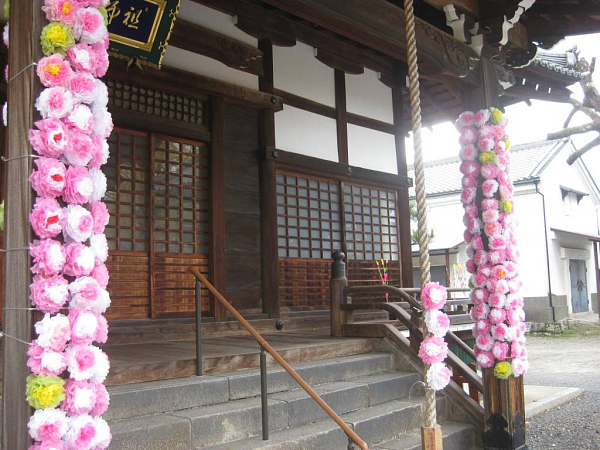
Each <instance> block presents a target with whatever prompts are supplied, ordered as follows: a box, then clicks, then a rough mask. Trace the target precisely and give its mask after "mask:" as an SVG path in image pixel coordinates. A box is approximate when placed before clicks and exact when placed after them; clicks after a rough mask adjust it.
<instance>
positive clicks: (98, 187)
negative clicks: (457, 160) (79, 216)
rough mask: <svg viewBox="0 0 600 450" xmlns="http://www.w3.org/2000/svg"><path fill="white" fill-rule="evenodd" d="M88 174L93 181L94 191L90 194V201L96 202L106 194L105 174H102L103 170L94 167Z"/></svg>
mask: <svg viewBox="0 0 600 450" xmlns="http://www.w3.org/2000/svg"><path fill="white" fill-rule="evenodd" d="M90 175H91V177H92V180H93V182H94V191H93V192H92V195H91V196H90V202H97V201H99V200H102V198H103V197H104V195H105V194H106V188H107V180H106V175H104V172H102V171H101V170H100V169H97V168H95V167H93V168H91V169H90Z"/></svg>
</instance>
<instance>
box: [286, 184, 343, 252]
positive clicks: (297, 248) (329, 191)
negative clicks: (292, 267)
mask: <svg viewBox="0 0 600 450" xmlns="http://www.w3.org/2000/svg"><path fill="white" fill-rule="evenodd" d="M277 223H278V232H277V234H278V245H279V256H280V257H284V258H285V257H289V258H317V259H330V258H331V254H332V251H334V250H336V249H338V248H341V245H342V227H341V217H340V195H339V185H338V183H337V182H335V181H332V180H326V179H318V178H312V177H306V176H299V175H294V174H286V173H278V174H277Z"/></svg>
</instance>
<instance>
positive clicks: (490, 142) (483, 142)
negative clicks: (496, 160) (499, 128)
mask: <svg viewBox="0 0 600 450" xmlns="http://www.w3.org/2000/svg"><path fill="white" fill-rule="evenodd" d="M494 144H495V143H494V138H493V137H489V136H486V137H482V138H480V139H479V140H478V141H477V148H479V150H481V151H482V152H489V151H490V150H492V149H493V148H494Z"/></svg>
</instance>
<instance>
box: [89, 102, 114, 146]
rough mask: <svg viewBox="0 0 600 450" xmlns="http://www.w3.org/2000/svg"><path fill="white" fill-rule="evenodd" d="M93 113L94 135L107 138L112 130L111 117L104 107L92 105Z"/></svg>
mask: <svg viewBox="0 0 600 450" xmlns="http://www.w3.org/2000/svg"><path fill="white" fill-rule="evenodd" d="M92 113H94V134H97V135H99V136H102V137H104V138H107V137H108V136H110V133H112V130H113V127H114V125H113V120H112V115H111V114H110V112H108V109H107V108H106V107H105V106H101V105H96V104H95V103H94V105H92Z"/></svg>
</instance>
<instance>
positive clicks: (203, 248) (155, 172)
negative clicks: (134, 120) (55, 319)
mask: <svg viewBox="0 0 600 450" xmlns="http://www.w3.org/2000/svg"><path fill="white" fill-rule="evenodd" d="M109 145H110V152H111V153H110V154H111V156H110V159H109V161H108V164H107V165H106V169H105V172H106V176H107V179H108V189H107V193H106V199H105V202H106V204H107V207H108V209H109V212H110V214H111V218H110V223H109V225H108V226H107V228H106V236H107V238H108V242H109V248H110V251H111V253H110V255H111V256H110V259H109V261H108V262H107V265H108V269H109V270H110V273H111V281H110V283H109V287H108V288H109V291H110V294H111V298H112V302H113V303H112V306H111V309H110V312H109V318H111V319H133V318H148V317H150V318H165V317H185V316H190V315H192V314H193V313H194V290H193V281H192V279H191V277H189V276H188V275H187V274H186V273H185V271H186V269H187V267H189V266H192V265H193V266H197V267H201V268H202V270H203V271H204V272H206V273H208V267H209V258H210V252H209V245H210V226H209V219H210V207H209V199H210V192H209V189H210V185H209V168H208V161H209V160H210V159H209V151H210V150H209V148H210V144H209V143H207V142H201V141H191V140H185V139H180V138H175V137H170V136H164V135H159V134H153V133H144V132H138V131H133V130H129V129H123V128H119V129H115V131H114V132H113V134H112V135H111V137H110V139H109ZM204 299H205V301H204V302H203V305H202V309H203V314H207V315H211V313H212V311H211V307H210V304H209V297H208V296H207V295H206V296H204Z"/></svg>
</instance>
